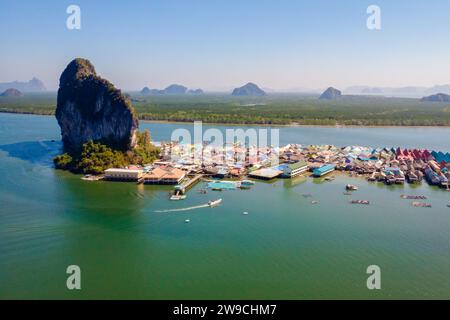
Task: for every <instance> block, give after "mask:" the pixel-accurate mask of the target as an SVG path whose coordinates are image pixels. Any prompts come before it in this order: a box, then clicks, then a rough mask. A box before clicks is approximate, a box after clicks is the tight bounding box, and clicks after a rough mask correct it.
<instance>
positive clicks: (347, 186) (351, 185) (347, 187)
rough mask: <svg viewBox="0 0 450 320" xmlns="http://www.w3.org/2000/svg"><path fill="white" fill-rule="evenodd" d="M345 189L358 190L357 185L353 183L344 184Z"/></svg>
mask: <svg viewBox="0 0 450 320" xmlns="http://www.w3.org/2000/svg"><path fill="white" fill-rule="evenodd" d="M345 189H346V190H349V191H356V190H358V187H357V186H355V185H353V184H348V185H346V186H345Z"/></svg>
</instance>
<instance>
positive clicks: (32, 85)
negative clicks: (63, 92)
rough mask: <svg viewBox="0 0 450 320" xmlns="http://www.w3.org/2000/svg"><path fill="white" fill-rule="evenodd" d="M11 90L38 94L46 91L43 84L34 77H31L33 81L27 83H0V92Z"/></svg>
mask: <svg viewBox="0 0 450 320" xmlns="http://www.w3.org/2000/svg"><path fill="white" fill-rule="evenodd" d="M11 88H14V89H16V90H19V91H21V92H40V91H45V90H47V89H46V88H45V85H44V83H43V82H42V81H41V80H39V79H38V78H36V77H33V79H31V80H30V81H27V82H21V81H13V82H3V83H0V92H2V91H5V90H7V89H11Z"/></svg>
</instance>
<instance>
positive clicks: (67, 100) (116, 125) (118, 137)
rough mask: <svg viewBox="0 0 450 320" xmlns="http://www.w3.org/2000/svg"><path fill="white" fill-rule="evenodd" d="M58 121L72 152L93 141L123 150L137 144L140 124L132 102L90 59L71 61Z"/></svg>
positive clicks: (60, 95) (60, 93)
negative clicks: (96, 69) (101, 74)
mask: <svg viewBox="0 0 450 320" xmlns="http://www.w3.org/2000/svg"><path fill="white" fill-rule="evenodd" d="M56 119H57V120H58V124H59V125H60V127H61V136H62V140H63V143H64V147H65V149H66V150H68V151H79V150H80V149H81V147H82V144H83V143H85V142H87V141H89V140H93V141H99V142H102V143H104V144H106V145H107V146H109V147H112V148H114V149H120V150H128V149H131V148H133V147H134V145H135V144H136V131H137V129H138V125H139V123H138V118H137V115H136V112H135V110H134V109H133V107H132V106H131V102H130V100H129V99H128V98H127V97H126V96H125V95H124V94H122V93H121V91H120V90H119V89H116V88H115V87H114V85H113V84H112V83H111V82H109V81H108V80H106V79H103V78H101V77H99V76H98V75H97V73H96V72H95V68H94V66H93V65H92V63H91V62H90V61H89V60H86V59H81V58H77V59H75V60H73V61H71V62H70V63H69V64H68V65H67V67H66V69H65V70H64V71H63V73H62V74H61V77H60V81H59V90H58V98H57V107H56Z"/></svg>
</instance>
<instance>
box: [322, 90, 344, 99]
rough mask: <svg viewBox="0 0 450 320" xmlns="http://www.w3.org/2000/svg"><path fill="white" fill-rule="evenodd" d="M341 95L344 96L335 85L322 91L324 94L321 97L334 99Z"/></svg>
mask: <svg viewBox="0 0 450 320" xmlns="http://www.w3.org/2000/svg"><path fill="white" fill-rule="evenodd" d="M340 97H342V92H341V91H339V90H338V89H335V88H333V87H329V88H328V89H327V90H325V91H324V93H322V95H321V96H320V97H319V99H322V100H333V99H338V98H340Z"/></svg>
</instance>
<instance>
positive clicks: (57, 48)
mask: <svg viewBox="0 0 450 320" xmlns="http://www.w3.org/2000/svg"><path fill="white" fill-rule="evenodd" d="M70 4H77V5H79V6H80V8H81V30H68V29H67V28H66V19H67V17H68V14H67V13H66V8H67V6H68V5H70ZM370 4H377V5H379V6H380V7H381V17H382V30H380V31H370V30H368V29H367V27H366V19H367V17H368V15H367V13H366V9H367V7H368V6H369V5H370ZM0 39H1V42H0V43H1V45H0V82H5V81H13V80H21V81H24V80H29V79H30V78H31V77H32V76H37V77H38V78H40V79H42V80H43V81H44V82H45V84H46V85H47V87H48V88H49V89H56V88H57V85H58V78H59V75H60V74H61V72H62V71H63V69H64V67H65V66H66V65H67V63H68V62H69V61H70V60H71V59H73V58H75V57H85V58H88V59H90V60H91V61H92V62H93V64H94V65H95V67H96V70H97V72H98V73H99V74H100V75H101V76H103V77H105V78H107V79H109V80H111V81H112V82H113V83H114V84H116V85H117V86H118V87H120V88H122V89H125V90H133V89H141V88H142V87H143V86H149V87H151V88H161V87H165V86H167V85H169V84H171V83H180V84H184V85H186V86H188V87H190V88H195V87H201V88H204V89H209V90H218V89H230V88H232V87H235V86H238V85H242V84H244V83H246V82H248V81H253V82H256V83H257V84H259V85H260V86H262V87H266V88H273V89H289V88H299V87H307V88H322V87H326V86H330V85H332V86H336V87H338V88H345V87H346V86H350V85H372V86H406V85H422V86H432V85H435V84H443V83H450V41H449V40H450V1H448V0H395V1H392V0H386V1H379V0H371V1H365V0H340V1H336V0H309V1H306V0H305V1H301V0H147V1H101V0H87V1H80V0H72V1H64V0H54V1H37V0H34V1H20V0H1V1H0Z"/></svg>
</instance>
